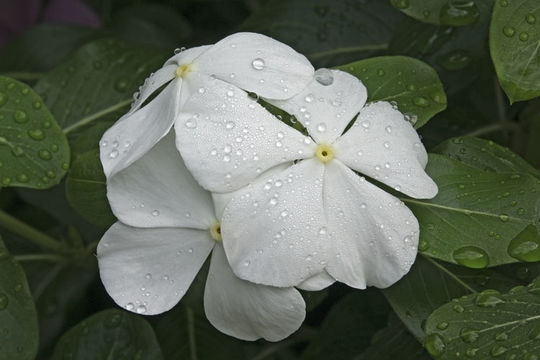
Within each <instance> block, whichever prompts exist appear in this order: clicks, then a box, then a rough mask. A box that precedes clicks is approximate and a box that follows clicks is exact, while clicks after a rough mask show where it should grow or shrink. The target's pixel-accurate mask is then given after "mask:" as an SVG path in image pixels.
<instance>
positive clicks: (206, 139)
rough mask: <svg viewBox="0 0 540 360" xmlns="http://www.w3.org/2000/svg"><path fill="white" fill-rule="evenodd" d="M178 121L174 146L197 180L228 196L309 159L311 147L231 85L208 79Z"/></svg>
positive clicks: (300, 136)
mask: <svg viewBox="0 0 540 360" xmlns="http://www.w3.org/2000/svg"><path fill="white" fill-rule="evenodd" d="M209 81H210V82H209V83H207V87H206V90H205V91H204V92H194V94H193V95H192V97H191V98H190V100H189V101H187V102H186V104H185V106H184V108H183V111H182V113H181V114H180V115H179V116H178V120H177V121H176V125H175V130H176V144H177V147H178V149H179V150H180V153H181V154H182V157H183V158H184V161H185V162H186V166H187V167H188V169H189V170H190V171H191V173H192V174H193V176H194V177H195V179H197V181H198V182H199V183H200V184H201V185H202V186H203V187H204V188H206V189H208V190H210V191H213V192H230V191H234V190H236V189H239V188H240V187H242V186H244V185H246V184H248V183H249V182H251V181H252V180H254V179H255V178H257V177H258V176H260V175H261V174H262V173H263V172H264V171H266V170H267V169H269V168H272V167H274V166H276V165H278V164H280V163H284V162H288V161H292V160H296V159H302V158H305V157H311V156H313V153H314V151H315V150H314V149H315V145H314V144H313V142H312V141H311V140H310V139H308V138H306V137H305V136H304V135H302V134H301V133H300V132H298V131H297V130H295V129H293V128H292V127H289V126H287V125H285V124H284V123H282V122H281V121H279V120H277V118H275V117H274V116H273V115H272V114H270V113H269V112H268V111H266V110H265V109H264V108H263V107H262V106H261V105H259V104H258V103H257V102H256V101H254V100H252V99H250V98H249V97H248V95H247V94H246V93H245V92H244V91H243V90H240V89H238V88H236V87H234V86H233V85H230V84H227V83H225V82H223V81H221V80H218V79H210V80H209Z"/></svg>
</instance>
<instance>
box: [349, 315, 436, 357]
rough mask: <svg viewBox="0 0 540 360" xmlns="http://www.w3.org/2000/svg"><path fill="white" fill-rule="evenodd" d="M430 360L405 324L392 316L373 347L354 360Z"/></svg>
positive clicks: (374, 341) (377, 334)
mask: <svg viewBox="0 0 540 360" xmlns="http://www.w3.org/2000/svg"><path fill="white" fill-rule="evenodd" d="M396 359H406V360H430V359H431V357H430V356H429V354H428V353H427V352H426V350H424V348H423V347H422V344H421V343H419V342H418V341H416V340H415V339H414V337H413V336H412V335H411V334H410V333H409V331H407V328H405V326H403V323H401V322H400V321H399V319H397V317H396V316H395V315H394V316H392V315H391V318H390V321H389V324H388V326H387V327H385V328H384V329H382V330H380V331H379V332H377V333H376V334H375V335H374V336H373V339H372V340H371V345H370V346H369V347H368V348H367V349H366V351H364V352H363V353H362V354H361V355H360V356H358V357H355V358H354V360H396Z"/></svg>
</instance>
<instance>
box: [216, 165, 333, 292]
mask: <svg viewBox="0 0 540 360" xmlns="http://www.w3.org/2000/svg"><path fill="white" fill-rule="evenodd" d="M323 173H324V165H323V164H322V163H321V162H319V161H318V160H315V159H309V160H304V161H301V162H299V163H297V164H295V165H293V166H291V167H290V168H288V169H286V170H285V171H282V172H281V173H279V174H277V175H272V176H270V177H268V178H262V179H260V181H259V180H257V181H256V182H254V183H252V184H251V185H249V186H248V187H246V188H245V189H244V190H243V191H240V192H239V193H238V194H237V195H235V197H234V198H233V199H232V200H231V201H230V202H229V204H228V205H227V207H226V209H225V212H224V214H223V218H222V222H221V233H222V235H223V239H224V241H223V246H224V247H225V251H226V253H227V257H228V259H229V262H230V263H231V267H232V268H233V271H234V272H235V274H236V275H237V276H239V277H240V278H242V279H245V280H249V281H251V282H254V283H258V284H265V285H272V286H281V287H286V286H296V285H298V284H299V283H301V282H302V281H304V280H306V279H308V278H309V277H311V276H313V275H315V274H318V273H320V272H321V271H322V269H323V268H324V267H325V266H326V262H327V260H328V256H329V248H330V243H329V242H328V238H327V231H326V220H325V213H324V211H325V210H324V209H323V207H322V204H323V203H322V197H323V191H322V190H323V184H322V179H323Z"/></svg>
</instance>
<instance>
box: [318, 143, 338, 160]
mask: <svg viewBox="0 0 540 360" xmlns="http://www.w3.org/2000/svg"><path fill="white" fill-rule="evenodd" d="M315 157H316V158H317V159H319V161H321V162H323V163H327V162H329V161H330V160H332V159H333V158H334V149H333V148H332V147H331V146H330V145H326V144H320V145H319V146H317V150H315Z"/></svg>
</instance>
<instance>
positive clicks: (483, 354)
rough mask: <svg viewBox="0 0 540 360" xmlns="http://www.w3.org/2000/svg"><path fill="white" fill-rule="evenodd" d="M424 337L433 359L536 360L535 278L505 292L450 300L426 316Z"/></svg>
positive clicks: (538, 307)
mask: <svg viewBox="0 0 540 360" xmlns="http://www.w3.org/2000/svg"><path fill="white" fill-rule="evenodd" d="M426 333H427V337H426V340H425V346H426V349H427V350H428V351H429V352H430V354H431V355H432V356H433V357H434V358H435V359H441V360H446V359H448V360H450V359H452V360H453V359H456V358H458V357H459V356H463V355H465V356H466V358H474V359H479V360H488V359H494V358H501V359H527V360H531V359H538V355H539V354H540V278H538V279H537V280H536V281H534V282H533V283H531V284H530V285H529V286H528V287H524V286H519V287H516V288H514V289H512V290H510V292H509V293H505V294H501V293H499V292H498V291H496V290H485V291H483V292H482V293H480V294H475V295H468V296H465V297H463V298H461V299H459V300H456V301H453V302H450V303H448V304H446V305H444V306H442V307H441V308H439V309H437V310H436V311H435V312H433V314H431V315H430V317H429V318H428V320H427V323H426ZM458 354H459V355H458Z"/></svg>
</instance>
